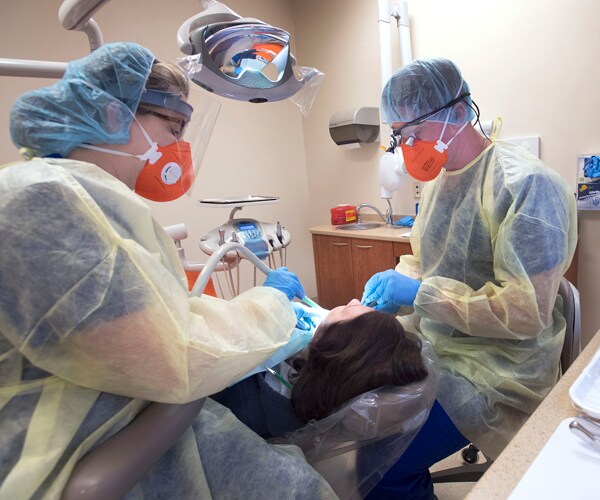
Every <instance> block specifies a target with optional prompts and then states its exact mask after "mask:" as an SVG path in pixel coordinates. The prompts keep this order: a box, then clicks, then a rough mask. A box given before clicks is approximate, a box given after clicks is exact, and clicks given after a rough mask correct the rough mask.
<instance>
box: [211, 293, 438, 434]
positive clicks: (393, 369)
mask: <svg viewBox="0 0 600 500" xmlns="http://www.w3.org/2000/svg"><path fill="white" fill-rule="evenodd" d="M288 362H289V364H290V365H291V369H289V371H288V370H287V369H288V368H289V367H287V366H285V363H282V364H281V365H279V366H278V367H276V369H277V371H280V372H281V375H282V376H283V377H284V378H288V380H289V382H290V383H291V384H293V387H292V390H291V404H290V391H289V390H288V389H287V387H285V386H284V385H282V384H281V383H279V382H278V381H277V379H276V378H274V377H273V376H271V375H269V374H266V375H265V374H258V375H255V376H254V377H251V378H249V379H246V380H244V381H242V382H240V383H239V384H236V385H235V386H233V387H230V388H229V389H226V390H225V391H222V392H221V393H219V394H217V395H215V396H212V397H213V398H214V399H216V400H217V401H219V402H220V403H221V404H224V405H225V406H228V407H229V408H231V410H232V411H233V413H235V415H236V416H237V417H238V418H239V419H240V420H241V421H242V422H244V423H245V424H246V425H247V426H248V427H250V428H251V429H252V430H254V431H255V432H257V433H258V434H260V435H262V436H263V437H271V436H277V435H281V434H283V433H284V432H289V431H293V430H296V429H298V428H300V427H302V426H303V425H304V424H305V423H306V422H308V421H310V420H321V419H323V418H325V417H327V416H328V415H330V414H331V413H333V412H334V411H335V410H336V409H337V408H339V407H340V406H341V405H342V404H344V403H345V402H347V401H348V400H350V399H352V398H353V397H355V396H358V395H360V394H362V393H364V392H367V391H369V390H372V389H376V388H378V387H381V386H385V385H395V386H401V385H406V384H409V383H411V382H417V381H421V380H423V379H425V378H426V376H427V373H428V372H427V368H426V366H425V364H424V362H423V360H422V358H421V342H420V340H419V339H418V338H417V337H416V336H415V335H413V334H411V333H408V332H405V331H404V329H403V328H402V325H401V324H400V323H399V322H398V320H397V319H396V317H395V316H393V315H391V314H387V313H383V312H380V311H375V310H374V309H371V308H370V307H366V306H363V305H361V304H360V302H359V301H358V300H352V301H351V302H350V303H349V304H348V305H346V306H340V307H336V308H334V309H332V310H331V311H330V312H329V314H327V316H325V318H324V319H323V321H322V322H321V324H320V325H319V327H318V328H317V330H316V332H315V334H314V337H313V339H312V341H311V342H310V344H309V345H308V347H307V348H306V349H305V350H304V351H302V353H300V354H299V355H298V356H296V357H294V358H292V359H290V360H288ZM287 385H289V384H287Z"/></svg>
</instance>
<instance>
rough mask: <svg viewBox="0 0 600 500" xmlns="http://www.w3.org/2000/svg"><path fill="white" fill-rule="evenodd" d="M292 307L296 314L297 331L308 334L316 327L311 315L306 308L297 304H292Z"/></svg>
mask: <svg viewBox="0 0 600 500" xmlns="http://www.w3.org/2000/svg"><path fill="white" fill-rule="evenodd" d="M292 307H293V308H294V312H295V313H296V328H298V330H305V331H307V332H310V331H311V330H312V329H313V328H316V327H317V324H316V322H315V319H314V317H313V315H311V313H310V312H309V310H308V309H307V308H306V306H303V305H302V304H300V303H299V302H292Z"/></svg>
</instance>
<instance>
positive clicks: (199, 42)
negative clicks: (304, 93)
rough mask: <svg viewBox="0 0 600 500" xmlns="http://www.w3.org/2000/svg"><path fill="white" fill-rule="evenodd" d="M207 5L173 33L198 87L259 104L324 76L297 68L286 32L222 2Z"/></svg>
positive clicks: (277, 97)
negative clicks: (232, 8)
mask: <svg viewBox="0 0 600 500" xmlns="http://www.w3.org/2000/svg"><path fill="white" fill-rule="evenodd" d="M209 4H210V5H209V6H208V7H207V8H206V9H205V10H204V11H203V12H201V13H199V14H197V15H196V16H193V17H191V18H190V19H188V20H187V21H186V22H185V23H183V25H182V26H181V28H180V29H179V32H178V33H177V41H178V43H179V48H180V50H181V51H182V52H183V53H184V54H187V55H188V56H190V57H188V58H185V59H184V61H186V69H187V71H188V73H189V74H190V76H191V79H192V81H194V82H195V83H196V84H198V85H200V86H201V87H202V88H204V89H206V90H208V91H209V92H214V93H215V94H218V95H221V96H223V97H228V98H230V99H236V100H240V101H248V102H254V103H261V102H268V101H281V100H283V99H287V98H290V97H292V96H294V95H295V94H297V93H299V92H300V91H301V90H303V89H304V88H305V87H313V86H314V84H315V83H316V84H318V82H319V81H320V80H321V79H322V76H323V74H322V73H320V72H319V71H318V70H316V69H314V68H301V67H296V60H295V58H294V56H293V55H292V53H291V51H290V43H289V42H290V35H289V33H287V32H286V31H284V30H282V29H280V28H276V27H274V26H270V25H269V24H267V23H264V22H262V21H260V20H258V19H253V18H242V17H241V16H239V15H238V14H236V13H235V12H234V11H232V10H231V9H229V8H228V7H226V6H225V5H223V4H221V3H220V2H209ZM315 77H317V78H316V79H315ZM313 98H314V96H313ZM301 107H302V106H301Z"/></svg>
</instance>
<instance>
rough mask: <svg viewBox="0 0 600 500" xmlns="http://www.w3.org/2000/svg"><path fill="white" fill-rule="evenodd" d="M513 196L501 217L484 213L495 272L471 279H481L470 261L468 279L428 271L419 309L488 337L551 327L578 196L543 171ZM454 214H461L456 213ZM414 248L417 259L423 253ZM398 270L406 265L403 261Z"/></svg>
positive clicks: (417, 304) (572, 238)
mask: <svg viewBox="0 0 600 500" xmlns="http://www.w3.org/2000/svg"><path fill="white" fill-rule="evenodd" d="M513 196H514V199H513V202H512V204H511V206H510V207H509V209H508V210H507V213H505V214H503V216H502V218H498V220H493V217H494V216H495V215H496V214H494V213H493V210H492V209H490V210H488V214H487V217H488V219H489V218H490V217H491V218H492V223H491V224H490V227H491V234H490V238H491V239H492V241H493V256H492V259H493V278H492V279H487V280H486V281H485V282H484V283H483V284H482V285H481V286H479V287H471V286H469V285H468V284H467V282H469V281H471V282H475V281H477V279H480V276H476V275H475V274H474V271H472V270H471V268H470V267H469V265H466V266H465V271H464V272H465V277H466V279H465V282H463V281H459V280H456V279H452V278H447V277H443V276H428V277H427V276H426V277H425V278H424V279H423V281H422V284H421V287H420V289H419V292H418V293H417V297H416V300H415V312H416V313H417V314H418V316H420V317H422V318H430V319H434V320H437V321H440V322H443V323H445V324H448V325H450V326H452V327H454V328H455V329H457V330H459V331H461V332H463V333H466V334H468V335H476V336H480V337H490V338H505V339H527V338H533V337H536V336H537V335H539V334H540V333H541V332H543V331H544V330H545V329H546V328H547V327H548V326H549V324H550V323H551V322H552V311H553V308H554V304H555V300H556V294H557V290H558V285H559V282H560V280H561V278H562V276H563V274H564V273H565V271H566V270H567V268H568V266H569V264H570V262H571V259H572V256H573V253H574V249H575V244H576V239H577V236H576V226H575V223H574V221H575V220H576V208H575V202H574V200H573V197H572V196H571V195H570V193H569V192H567V189H566V188H565V187H563V186H562V185H560V184H559V183H557V182H556V181H555V180H551V179H549V178H547V177H544V176H539V177H537V178H535V177H530V178H529V179H527V180H526V181H525V182H523V184H522V187H521V190H520V191H519V192H518V193H517V194H516V195H513ZM490 214H491V215H490ZM463 215H464V216H465V217H467V218H468V219H469V220H472V218H473V215H472V214H463ZM455 220H457V221H460V215H459V214H457V217H455ZM450 231H451V232H452V231H453V229H452V228H450ZM417 234H418V233H417ZM454 234H460V232H459V231H456V230H454ZM416 247H417V252H415V253H416V255H415V257H413V258H412V259H414V261H418V259H419V251H418V248H419V245H418V243H417V245H416ZM414 248H415V245H414V243H413V249H414ZM408 261H409V262H410V261H411V260H410V258H409V260H408ZM397 269H398V270H400V272H402V270H403V269H406V263H403V262H401V263H400V265H399V266H398V267H397Z"/></svg>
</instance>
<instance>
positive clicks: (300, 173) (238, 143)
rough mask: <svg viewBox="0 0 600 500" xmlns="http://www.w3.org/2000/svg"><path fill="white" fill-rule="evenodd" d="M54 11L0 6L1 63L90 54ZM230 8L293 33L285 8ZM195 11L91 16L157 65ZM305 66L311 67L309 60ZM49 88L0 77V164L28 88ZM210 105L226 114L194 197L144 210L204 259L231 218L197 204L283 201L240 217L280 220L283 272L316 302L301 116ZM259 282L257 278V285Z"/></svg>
mask: <svg viewBox="0 0 600 500" xmlns="http://www.w3.org/2000/svg"><path fill="white" fill-rule="evenodd" d="M60 4H61V1H60V0H2V3H1V6H0V9H1V15H0V57H10V58H21V59H39V60H54V61H68V60H71V59H74V58H78V57H82V56H84V55H86V54H87V53H89V48H88V43H87V38H86V36H85V35H84V34H82V33H76V32H69V31H66V30H64V29H63V28H62V27H61V26H60V24H59V22H58V8H59V6H60ZM227 5H228V6H229V7H230V8H231V9H233V10H235V11H236V12H237V13H239V14H240V15H242V16H248V17H250V16H251V17H255V18H258V19H262V20H264V21H265V22H269V23H271V24H273V25H275V26H279V27H281V28H283V29H286V30H287V31H289V32H290V33H291V34H292V36H293V35H294V19H293V16H292V9H291V4H290V2H288V1H281V0H231V1H228V2H227ZM200 10H201V9H200V2H198V1H197V0H177V1H175V2H168V1H164V0H112V1H111V2H110V3H108V4H107V5H105V6H104V7H103V8H102V9H101V10H100V11H99V12H98V13H97V14H96V15H95V16H94V19H96V21H98V23H99V25H100V28H101V30H102V32H103V34H104V38H105V42H114V41H133V42H137V43H140V44H142V45H144V46H146V47H148V48H149V49H151V50H152V51H153V52H154V54H155V55H156V56H157V58H159V59H161V60H175V59H176V58H178V57H181V56H182V54H181V53H180V52H179V49H178V47H177V44H176V37H175V35H176V32H177V29H178V28H179V26H180V25H181V23H182V22H183V21H185V20H186V19H187V18H189V17H190V16H192V15H194V14H196V13H197V12H199V11H200ZM301 63H303V64H304V65H309V66H310V65H311V63H310V61H301ZM50 83H52V80H41V79H35V78H28V79H24V78H14V77H0V99H1V101H0V117H1V119H0V163H5V162H8V161H15V160H18V159H19V158H18V154H17V152H16V150H15V148H14V146H13V145H12V144H11V142H10V137H9V134H8V114H9V110H10V106H11V104H12V102H13V101H14V100H15V99H16V98H17V97H18V96H19V95H20V94H21V93H23V92H24V91H26V90H29V89H33V88H37V87H40V86H43V85H47V84H50ZM198 92H202V91H201V90H198ZM216 99H217V100H219V102H220V103H221V104H222V108H221V111H220V115H219V118H218V120H217V124H216V127H215V130H214V133H213V136H212V139H211V142H210V144H209V147H208V150H207V153H206V156H205V158H204V161H203V163H202V167H201V170H200V179H199V180H200V183H199V185H197V186H196V188H195V190H194V193H193V194H194V196H193V197H192V198H189V197H184V198H182V199H180V200H178V201H176V202H173V203H170V204H157V203H150V205H151V206H152V209H153V212H154V214H155V217H156V218H157V220H158V221H159V222H160V223H161V224H163V225H170V224H175V223H179V222H184V223H185V224H186V225H187V228H188V233H189V238H188V239H187V240H186V241H185V242H184V245H185V249H186V254H187V256H188V258H189V259H190V260H198V261H205V260H206V258H207V256H206V255H204V254H203V253H202V252H201V251H200V250H199V248H198V246H197V242H198V240H199V239H200V237H201V236H202V235H203V234H205V233H206V232H207V231H209V230H210V229H213V228H215V227H216V226H218V225H219V224H221V223H222V222H223V221H225V220H227V218H228V216H229V211H230V210H229V209H226V208H212V207H208V208H206V207H200V206H197V205H196V203H195V200H196V199H198V198H207V197H231V196H237V195H248V194H260V195H274V196H279V197H280V200H281V201H280V203H278V204H273V205H264V206H261V207H247V208H245V209H244V210H243V211H242V216H246V217H252V218H256V219H258V220H264V221H272V222H275V221H276V220H280V221H281V223H282V224H284V225H285V226H286V228H287V229H288V230H289V231H290V232H291V234H292V239H293V242H292V245H291V246H290V247H289V249H288V267H289V268H290V269H292V270H294V271H295V272H296V273H298V275H299V276H300V278H301V280H302V282H303V284H304V285H305V288H306V291H307V293H309V295H314V294H315V293H316V285H315V279H314V265H313V258H312V246H311V240H310V235H309V233H308V217H307V213H308V185H307V177H306V170H305V158H304V139H303V130H302V115H301V113H300V111H299V109H298V108H297V107H296V106H295V105H294V104H293V103H291V102H290V101H282V102H277V103H269V104H251V103H245V102H238V101H232V100H227V99H222V98H218V97H217V98H216ZM238 217H239V214H238ZM245 264H246V265H245V266H243V270H244V271H245V273H244V274H245V275H247V276H248V277H249V276H250V274H251V273H250V272H249V271H250V269H251V267H250V266H249V264H248V263H247V262H246V263H245ZM259 274H260V273H259ZM262 279H263V278H262V276H260V277H259V283H262ZM246 281H247V284H249V281H248V280H246Z"/></svg>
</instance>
